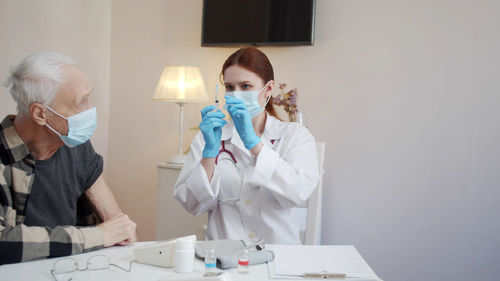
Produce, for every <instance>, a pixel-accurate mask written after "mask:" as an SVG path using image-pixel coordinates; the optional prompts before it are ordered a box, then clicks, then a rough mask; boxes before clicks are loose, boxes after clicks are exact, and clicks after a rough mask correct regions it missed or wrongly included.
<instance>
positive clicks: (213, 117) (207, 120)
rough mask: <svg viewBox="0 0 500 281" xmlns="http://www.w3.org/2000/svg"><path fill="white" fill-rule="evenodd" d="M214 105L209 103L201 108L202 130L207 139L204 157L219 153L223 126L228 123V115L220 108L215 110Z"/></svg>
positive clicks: (211, 156)
mask: <svg viewBox="0 0 500 281" xmlns="http://www.w3.org/2000/svg"><path fill="white" fill-rule="evenodd" d="M214 109H215V106H214V105H208V106H206V107H204V108H203V109H202V110H201V118H202V119H201V123H200V131H201V134H202V135H203V139H204V140H205V148H203V154H202V155H203V158H214V157H216V156H217V154H219V146H220V142H221V136H222V127H224V125H226V123H227V122H226V120H224V117H226V115H225V114H224V113H222V112H221V111H220V110H218V111H213V110H214Z"/></svg>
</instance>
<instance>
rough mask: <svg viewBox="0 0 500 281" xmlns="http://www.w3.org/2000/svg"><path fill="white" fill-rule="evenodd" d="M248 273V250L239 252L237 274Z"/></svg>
mask: <svg viewBox="0 0 500 281" xmlns="http://www.w3.org/2000/svg"><path fill="white" fill-rule="evenodd" d="M249 272H250V266H249V259H248V249H243V250H241V252H240V254H239V257H238V273H240V274H248V273H249Z"/></svg>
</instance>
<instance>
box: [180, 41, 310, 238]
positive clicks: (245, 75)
mask: <svg viewBox="0 0 500 281" xmlns="http://www.w3.org/2000/svg"><path fill="white" fill-rule="evenodd" d="M221 74H222V76H223V80H224V85H225V88H226V94H225V96H224V98H225V101H226V104H225V107H224V108H225V109H227V112H228V113H229V115H230V116H231V118H227V119H229V121H226V120H225V119H224V118H225V116H226V115H225V114H224V113H222V112H221V111H220V110H215V109H216V107H215V106H213V105H209V106H207V107H205V108H203V109H202V110H201V116H202V121H201V123H200V130H201V133H200V134H198V135H197V136H196V137H195V138H194V140H193V142H192V144H191V152H190V154H189V156H188V157H187V160H186V163H185V164H184V167H183V169H182V171H181V173H180V175H179V178H178V180H177V183H176V185H175V190H174V196H175V198H176V199H177V200H178V201H179V202H180V204H181V205H182V206H183V207H184V208H185V209H186V210H187V211H188V212H190V213H191V214H194V215H199V214H202V213H205V212H208V229H207V233H206V236H207V237H206V238H207V239H208V240H212V239H237V240H244V241H245V242H246V243H247V245H252V244H256V243H273V244H300V243H301V241H300V235H299V225H298V218H297V217H296V215H295V212H294V207H297V206H300V205H302V204H304V203H305V202H306V201H307V199H308V198H309V196H310V195H311V193H312V192H313V191H314V188H315V187H316V185H317V183H318V177H319V172H318V165H317V154H316V144H315V139H314V137H313V136H312V135H311V133H309V131H308V130H307V129H306V128H305V127H304V126H302V125H299V124H298V123H293V122H282V121H280V120H279V119H278V118H277V117H276V113H275V112H274V110H273V107H272V104H271V103H270V102H269V100H270V98H271V92H272V89H273V87H274V72H273V67H272V66H271V63H270V62H269V59H268V58H267V56H266V55H265V54H264V53H262V52H261V51H260V50H258V49H256V48H254V47H246V48H241V49H239V50H238V51H236V52H235V53H233V54H232V55H231V56H229V58H228V59H227V60H226V61H225V63H224V65H223V67H222V72H221ZM264 108H265V109H264Z"/></svg>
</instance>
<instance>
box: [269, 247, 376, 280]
mask: <svg viewBox="0 0 500 281" xmlns="http://www.w3.org/2000/svg"><path fill="white" fill-rule="evenodd" d="M266 249H269V250H271V251H273V252H274V255H275V259H274V261H273V262H271V263H269V264H268V266H269V274H270V277H271V278H301V277H303V275H304V273H336V274H345V275H346V277H347V278H362V279H363V280H380V279H379V278H378V277H377V275H376V274H375V273H374V272H373V270H372V269H371V268H370V266H369V265H368V264H367V263H366V262H365V260H364V259H363V257H361V255H360V254H359V253H358V251H356V249H355V248H354V246H327V245H318V246H316V245H299V246H297V245H266Z"/></svg>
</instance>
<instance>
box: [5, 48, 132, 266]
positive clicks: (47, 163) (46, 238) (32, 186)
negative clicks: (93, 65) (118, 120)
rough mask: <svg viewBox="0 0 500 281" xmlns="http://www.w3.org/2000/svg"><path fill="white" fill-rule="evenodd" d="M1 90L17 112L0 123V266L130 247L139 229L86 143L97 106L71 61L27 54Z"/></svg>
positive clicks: (95, 120)
mask: <svg viewBox="0 0 500 281" xmlns="http://www.w3.org/2000/svg"><path fill="white" fill-rule="evenodd" d="M5 85H6V86H7V88H8V89H9V90H10V93H11V94H12V97H13V98H14V100H15V101H16V102H17V111H18V115H17V116H14V115H9V116H7V117H5V119H4V120H3V121H2V123H1V125H0V159H1V163H0V264H4V263H13V262H20V261H28V260H33V259H38V258H46V257H56V256H64V255H72V254H77V253H81V252H88V251H92V250H96V249H99V248H101V247H109V246H113V245H127V244H129V243H131V242H134V241H135V240H136V235H135V229H136V224H135V223H134V222H133V221H131V220H130V219H129V218H128V217H127V216H126V215H125V214H123V212H122V211H121V209H120V207H119V206H118V204H117V202H116V200H115V198H114V196H113V194H112V193H111V190H110V189H109V187H108V186H107V185H106V182H105V181H104V179H103V177H102V170H103V160H102V157H101V156H100V155H99V154H97V153H96V152H95V151H94V149H93V147H92V144H91V143H90V141H89V138H90V137H91V135H92V133H93V132H94V129H95V127H96V125H97V117H96V108H95V107H94V106H93V105H92V103H91V101H90V94H91V92H92V88H91V85H90V82H89V81H88V79H87V77H86V76H85V75H84V74H83V73H82V71H81V70H80V69H78V68H77V67H76V66H75V64H74V61H73V60H72V59H71V58H69V57H67V56H64V55H60V54H54V53H36V54H33V55H30V56H28V57H26V58H25V59H24V60H23V61H21V63H19V65H17V66H16V67H15V68H13V69H12V70H11V74H10V76H9V77H8V78H7V81H6V83H5ZM92 218H94V220H93V222H91V223H89V222H90V220H91V219H92ZM98 221H99V222H101V223H100V224H97V225H95V224H96V223H97V222H98ZM89 225H93V226H89Z"/></svg>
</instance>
